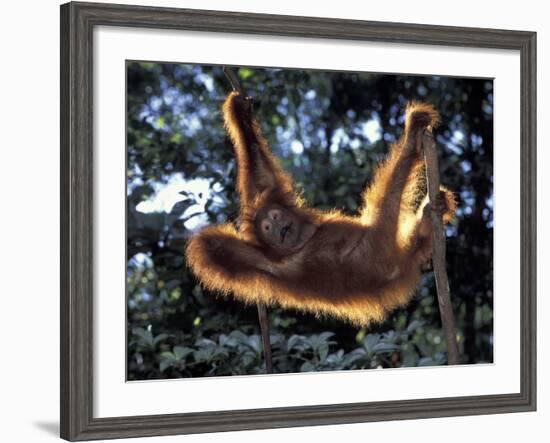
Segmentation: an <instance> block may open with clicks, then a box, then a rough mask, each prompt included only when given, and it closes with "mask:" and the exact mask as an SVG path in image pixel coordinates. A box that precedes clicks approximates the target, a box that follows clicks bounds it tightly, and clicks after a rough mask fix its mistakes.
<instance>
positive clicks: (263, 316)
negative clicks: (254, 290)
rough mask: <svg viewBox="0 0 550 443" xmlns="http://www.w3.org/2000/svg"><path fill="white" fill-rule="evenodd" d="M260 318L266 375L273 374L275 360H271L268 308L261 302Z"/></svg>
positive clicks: (259, 305)
mask: <svg viewBox="0 0 550 443" xmlns="http://www.w3.org/2000/svg"><path fill="white" fill-rule="evenodd" d="M258 318H259V320H260V331H261V333H262V345H263V347H264V360H265V373H266V374H273V359H272V358H271V342H270V341H269V320H268V318H267V308H266V307H265V305H264V304H263V303H260V302H258Z"/></svg>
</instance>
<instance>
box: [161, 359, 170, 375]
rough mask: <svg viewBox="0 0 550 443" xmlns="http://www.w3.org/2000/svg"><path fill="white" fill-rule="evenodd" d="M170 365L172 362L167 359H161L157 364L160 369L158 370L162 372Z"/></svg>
mask: <svg viewBox="0 0 550 443" xmlns="http://www.w3.org/2000/svg"><path fill="white" fill-rule="evenodd" d="M171 365H172V362H171V361H169V360H161V361H160V364H159V369H160V372H164V371H166V369H167V368H168V367H170V366H171Z"/></svg>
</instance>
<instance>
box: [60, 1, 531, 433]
mask: <svg viewBox="0 0 550 443" xmlns="http://www.w3.org/2000/svg"><path fill="white" fill-rule="evenodd" d="M535 45H536V34H535V33H532V32H520V31H510V30H495V29H474V28H456V27H445V26H427V25H419V24H402V23H380V22H366V21H356V20H341V19H327V18H313V17H294V16H277V15H263V14H248V13H235V12H219V11H201V10H186V9H171V8H156V7H141V6H140V7H137V6H122V5H113V4H98V3H93V4H91V3H67V4H65V5H62V6H61V437H62V438H64V439H67V440H70V441H75V440H91V439H105V438H122V437H143V436H153V435H169V434H186V433H201V432H218V431H229V430H246V429H261V428H278V427H290V426H307V425H323V424H339V423H357V422H369V421H380V420H396V419H415V418H428V417H443V416H453V415H473V414H492V413H505V412H506V413H508V412H519V411H533V410H535V409H536V355H535V349H536V285H535V280H536V189H535V184H536V177H535V171H536V140H535V135H536V103H535V97H536V94H535V92H536V85H535V79H536V59H535V53H536V48H535Z"/></svg>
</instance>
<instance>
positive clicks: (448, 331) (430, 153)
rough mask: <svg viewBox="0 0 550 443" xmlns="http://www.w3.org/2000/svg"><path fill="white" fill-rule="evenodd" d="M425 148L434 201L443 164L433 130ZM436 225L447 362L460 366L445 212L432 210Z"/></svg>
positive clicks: (426, 136)
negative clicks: (439, 212) (440, 212)
mask: <svg viewBox="0 0 550 443" xmlns="http://www.w3.org/2000/svg"><path fill="white" fill-rule="evenodd" d="M422 144H423V147H424V161H425V162H426V176H427V179H428V196H429V199H430V202H436V201H437V200H438V199H439V165H438V161H437V150H436V146H435V140H434V137H433V134H432V133H431V132H425V133H424V135H423V138H422ZM432 226H433V258H432V261H433V267H434V274H435V286H436V290H437V300H438V302H439V312H440V314H441V323H442V325H443V331H444V333H445V340H446V342H447V363H448V364H449V365H456V364H458V363H459V356H458V344H457V341H456V326H455V319H454V316H453V307H452V304H451V294H450V290H449V280H448V278H447V270H446V268H445V231H444V227H443V221H442V219H441V215H440V214H438V213H437V211H432Z"/></svg>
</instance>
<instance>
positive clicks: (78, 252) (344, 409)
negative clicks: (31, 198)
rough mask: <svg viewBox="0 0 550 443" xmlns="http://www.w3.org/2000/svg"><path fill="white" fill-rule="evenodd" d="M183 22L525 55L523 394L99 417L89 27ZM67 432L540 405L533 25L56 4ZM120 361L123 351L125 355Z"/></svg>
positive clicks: (184, 430)
mask: <svg viewBox="0 0 550 443" xmlns="http://www.w3.org/2000/svg"><path fill="white" fill-rule="evenodd" d="M100 25H104V26H119V27H138V28H157V29H176V30H192V31H211V32H233V33H244V34H267V35H274V36H292V37H301V38H308V37H309V38H312V37H313V38H324V39H345V40H364V41H377V42H387V43H413V44H429V45H444V46H459V47H471V48H497V49H511V50H516V51H519V53H520V63H521V84H520V91H521V110H520V115H521V122H520V124H521V137H520V140H521V147H520V149H521V175H520V181H521V214H520V217H521V269H520V273H521V293H520V304H521V312H520V321H521V337H520V343H521V350H520V358H521V361H520V367H521V375H520V376H521V390H520V393H518V394H499V395H483V396H469V397H452V398H449V397H447V398H434V399H421V400H400V401H385V402H368V403H349V404H337V405H318V406H301V407H284V408H272V409H253V410H235V411H213V412H197V413H185V414H167V415H150V416H129V417H109V418H95V417H93V408H92V406H93V364H92V362H93V321H92V315H93V314H92V313H93V309H92V306H93V266H92V263H93V229H92V227H93V218H94V216H93V214H94V212H93V198H92V197H93V196H92V192H93V174H92V159H93V155H94V153H93V145H92V132H93V126H92V122H93V120H92V119H93V103H92V97H93V91H92V84H93V81H92V79H93V71H92V66H93V60H92V54H93V29H94V27H96V26H100ZM60 129H61V437H62V438H64V439H67V440H71V441H74V440H90V439H104V438H122V437H144V436H153V435H169V434H188V433H200V432H219V431H235V430H245V429H261V428H281V427H291V426H307V425H323V424H340V423H356V422H370V421H380V420H397V419H417V418H427V417H445V416H453V415H454V416H457V415H474V414H492V413H506V412H519V411H533V410H535V409H536V33H534V32H519V31H507V30H495V29H475V28H458V27H445V26H426V25H417V24H401V23H379V22H366V21H356V20H340V19H326V18H311V17H294V16H278V15H263V14H248V13H235V12H218V11H200V10H186V9H172V8H154V7H141V6H139V7H136V6H121V5H112V4H97V3H95V4H93V3H68V4H65V5H62V6H61V128H60ZM121 358H122V357H121Z"/></svg>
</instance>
